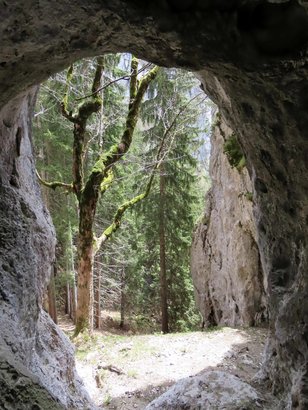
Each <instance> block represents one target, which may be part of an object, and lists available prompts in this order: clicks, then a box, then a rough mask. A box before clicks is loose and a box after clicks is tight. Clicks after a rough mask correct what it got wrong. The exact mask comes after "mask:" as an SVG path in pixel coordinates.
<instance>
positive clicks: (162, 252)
mask: <svg viewBox="0 0 308 410" xmlns="http://www.w3.org/2000/svg"><path fill="white" fill-rule="evenodd" d="M159 196H160V210H159V256H160V304H161V330H162V332H163V333H168V332H169V325H168V303H167V292H168V289H167V272H166V239H165V217H164V211H165V209H164V208H165V177H164V167H163V164H162V165H161V167H160V178H159Z"/></svg>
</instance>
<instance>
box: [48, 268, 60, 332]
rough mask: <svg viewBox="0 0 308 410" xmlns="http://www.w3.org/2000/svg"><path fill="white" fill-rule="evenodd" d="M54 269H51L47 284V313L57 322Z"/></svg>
mask: <svg viewBox="0 0 308 410" xmlns="http://www.w3.org/2000/svg"><path fill="white" fill-rule="evenodd" d="M54 269H55V268H53V269H52V270H51V275H50V282H49V285H48V313H49V315H50V317H51V318H52V320H53V321H54V322H55V323H56V324H57V323H58V318H57V307H56V289H55V275H54Z"/></svg>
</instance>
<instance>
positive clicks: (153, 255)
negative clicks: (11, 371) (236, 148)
mask: <svg viewBox="0 0 308 410" xmlns="http://www.w3.org/2000/svg"><path fill="white" fill-rule="evenodd" d="M214 110H215V107H214V105H213V103H212V102H211V101H210V100H209V99H208V98H207V97H206V96H205V94H204V93H203V92H202V91H201V89H200V82H199V81H198V80H197V79H196V78H195V77H194V75H193V74H191V73H189V72H186V71H184V70H179V69H167V68H162V67H157V66H155V65H153V64H150V63H147V62H145V61H141V60H138V59H137V58H136V57H134V56H132V55H130V54H127V53H124V54H113V55H111V54H106V55H103V56H100V57H96V58H93V59H85V60H81V61H79V62H77V63H74V65H72V66H70V67H69V68H68V69H67V70H66V71H64V72H61V73H58V74H56V75H53V76H52V77H50V78H49V79H48V81H46V82H45V83H43V84H42V85H41V88H40V91H39V95H38V100H37V105H36V109H35V114H34V117H35V118H34V124H33V132H34V146H35V153H36V168H37V178H38V180H39V182H40V184H41V188H42V194H43V198H44V202H45V204H46V206H47V208H48V210H49V211H50V213H51V216H52V221H53V224H54V226H55V230H56V237H57V247H56V260H55V262H54V267H53V272H52V277H51V280H50V284H49V286H48V291H47V292H46V297H45V309H46V310H47V311H48V312H49V314H50V315H51V317H52V318H53V319H54V321H55V322H57V314H64V313H65V314H66V315H68V316H69V317H70V318H71V320H72V321H73V322H74V324H75V336H76V335H78V334H79V333H80V332H83V331H89V332H90V333H91V332H92V331H93V329H94V328H96V329H100V328H102V327H104V325H105V324H104V317H105V316H106V314H107V315H108V312H109V315H112V317H113V322H115V323H116V326H118V327H119V328H121V329H123V330H127V329H133V330H134V331H137V332H139V331H141V332H147V333H151V332H155V331H161V332H163V333H168V332H177V331H187V330H193V329H197V328H199V327H200V323H201V319H200V314H199V313H198V311H197V310H196V307H195V302H194V290H193V285H192V279H191V275H190V246H191V240H192V233H193V230H194V226H195V225H196V223H197V222H198V220H199V219H200V218H201V215H202V210H203V208H204V196H205V193H206V191H207V189H208V188H209V186H210V181H209V177H208V158H209V131H210V128H211V119H212V116H213V112H214ZM109 317H110V316H109Z"/></svg>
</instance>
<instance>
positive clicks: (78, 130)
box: [73, 56, 104, 200]
mask: <svg viewBox="0 0 308 410" xmlns="http://www.w3.org/2000/svg"><path fill="white" fill-rule="evenodd" d="M103 69H104V56H101V57H97V60H96V69H95V74H94V79H93V83H92V92H93V97H92V98H91V100H90V101H85V102H83V103H82V104H81V105H80V106H79V108H78V112H77V114H76V115H75V116H74V122H75V123H74V142H73V184H74V191H75V193H76V195H77V198H78V200H80V197H81V192H82V189H83V187H84V153H85V149H86V144H85V139H86V126H87V121H88V119H89V117H90V116H91V115H92V114H94V113H95V112H98V111H99V110H100V109H101V106H102V99H101V98H100V96H99V95H98V94H97V92H98V89H99V88H100V85H101V79H102V73H103Z"/></svg>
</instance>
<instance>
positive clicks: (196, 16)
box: [0, 0, 308, 409]
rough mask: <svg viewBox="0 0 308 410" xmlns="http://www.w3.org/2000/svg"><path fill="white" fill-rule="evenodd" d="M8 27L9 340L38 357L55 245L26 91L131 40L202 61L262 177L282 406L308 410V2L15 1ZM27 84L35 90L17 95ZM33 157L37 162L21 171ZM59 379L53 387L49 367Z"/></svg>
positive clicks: (261, 228)
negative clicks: (42, 307) (36, 170)
mask: <svg viewBox="0 0 308 410" xmlns="http://www.w3.org/2000/svg"><path fill="white" fill-rule="evenodd" d="M0 38H1V50H0V110H1V112H0V118H1V121H0V126H1V134H0V143H1V152H0V168H1V181H0V182H1V184H0V185H1V196H0V198H1V199H0V200H1V212H2V215H1V219H0V225H1V244H0V247H1V265H0V270H1V275H0V277H1V279H0V281H1V287H0V288H1V293H0V297H1V309H2V311H3V312H4V314H3V315H1V338H2V340H1V341H0V345H1V346H2V345H3V346H4V347H5V348H7V347H8V348H9V349H10V350H11V351H12V352H14V357H15V358H16V361H21V360H22V361H23V362H24V363H26V364H27V367H29V368H30V367H31V363H32V357H33V354H32V353H31V352H33V350H32V349H33V346H34V335H37V334H38V323H39V322H38V318H39V316H40V300H41V293H42V288H43V285H44V283H45V282H46V280H47V277H48V272H49V265H50V260H51V259H52V254H53V236H52V231H51V230H50V225H49V222H48V218H47V217H44V210H43V206H42V204H41V199H40V196H39V194H38V187H37V185H36V182H35V175H34V171H33V163H32V161H33V160H32V155H31V151H30V150H29V149H28V148H27V151H24V152H25V155H23V156H20V155H19V152H20V151H19V148H18V147H19V142H18V141H19V140H20V138H21V142H22V141H24V145H22V146H21V150H23V149H25V148H26V147H29V140H28V139H27V138H26V139H24V140H23V137H24V136H27V135H28V134H29V131H28V129H29V127H30V120H29V117H28V116H27V115H25V116H24V115H21V113H22V112H26V110H27V105H28V104H29V103H30V100H29V98H28V97H26V94H27V95H28V93H29V89H30V87H32V86H33V85H35V84H37V83H39V82H41V81H43V80H44V79H46V78H47V77H48V75H50V74H52V73H54V72H56V71H59V70H61V69H63V68H64V67H67V66H68V65H69V64H70V63H71V62H72V61H74V60H76V59H78V58H81V57H85V56H91V55H95V54H101V53H103V52H119V51H123V50H125V51H127V50H129V51H131V52H134V53H135V54H136V55H138V56H141V57H143V58H144V59H147V60H149V61H153V62H155V63H159V64H161V65H166V66H177V67H179V66H180V67H185V68H188V69H191V70H193V71H195V72H197V73H198V76H199V78H200V79H201V80H202V82H203V86H204V89H205V90H206V92H207V94H208V95H209V96H210V97H211V98H212V99H213V100H214V102H215V103H216V104H217V105H218V107H219V109H220V111H221V113H222V115H223V118H224V119H225V121H226V123H227V124H228V125H229V126H230V127H231V128H232V129H233V130H234V131H236V133H237V135H238V138H239V142H240V144H241V146H242V149H243V152H244V154H245V157H246V160H247V169H248V172H249V174H250V176H251V179H252V184H253V192H254V215H255V220H256V223H257V230H258V235H257V236H258V246H259V251H260V260H261V264H262V268H263V272H264V275H265V277H266V281H267V283H268V311H269V322H270V336H269V342H268V346H267V349H266V352H265V356H266V362H265V365H264V372H263V377H264V380H266V379H267V380H268V381H269V385H268V386H269V388H272V389H273V390H274V392H275V393H276V394H280V395H281V400H282V404H281V408H285V409H289V408H290V409H291V408H293V409H306V408H307V406H308V346H307V340H308V279H307V271H308V258H307V254H308V245H307V238H308V204H307V192H308V180H307V166H308V165H307V157H308V137H307V129H308V114H307V113H308V97H307V95H308V3H307V1H304V0H291V1H287V0H283V1H282V0H281V1H278V0H277V1H266V0H219V1H214V0H202V1H201V0H200V1H199V0H185V1H183V0H179V1H175V0H158V1H157V2H144V1H141V0H129V1H126V0H125V1H124V0H112V1H111V0H106V1H104V2H102V1H101V0H91V1H88V0H87V1H85V0H75V1H69V0H62V1H61V2H59V1H57V0H50V1H48V2H47V1H40V2H38V1H36V0H24V1H23V2H20V1H14V0H13V1H3V2H2V3H1V20H0ZM21 93H26V94H24V95H23V98H22V97H18V99H16V98H17V96H18V95H19V96H21ZM20 124H22V127H21V128H22V129H23V133H20V131H18V127H19V126H20ZM16 147H17V148H16ZM21 163H22V164H24V167H25V171H22V173H20V172H19V176H16V174H17V173H18V171H20V170H21V168H20V167H21ZM22 169H23V168H22ZM14 184H15V185H14ZM18 185H19V186H20V187H18ZM46 218H47V219H46ZM48 232H49V234H48ZM43 244H44V246H43ZM16 266H18V269H17V268H16ZM15 303H16V306H15ZM8 324H9V325H10V328H11V330H10V328H9V327H8ZM4 325H5V326H4ZM15 334H16V335H18V337H17V338H16V336H15ZM17 339H18V340H17ZM21 341H23V342H21ZM34 351H35V349H34ZM45 379H46V381H45V383H46V385H47V384H48V385H50V386H51V384H50V383H52V381H51V378H50V376H49V375H48V372H46V377H45ZM68 394H69V393H68ZM1 397H2V396H1ZM1 399H2V398H1Z"/></svg>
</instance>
